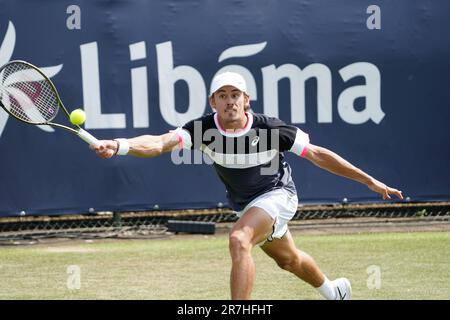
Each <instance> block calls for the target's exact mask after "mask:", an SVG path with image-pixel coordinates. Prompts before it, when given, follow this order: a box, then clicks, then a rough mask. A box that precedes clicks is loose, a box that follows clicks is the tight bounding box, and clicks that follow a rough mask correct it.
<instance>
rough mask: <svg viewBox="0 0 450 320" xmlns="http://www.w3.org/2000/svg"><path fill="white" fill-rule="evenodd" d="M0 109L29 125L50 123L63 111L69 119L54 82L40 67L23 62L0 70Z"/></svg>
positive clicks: (9, 63) (7, 64) (19, 61)
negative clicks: (60, 110)
mask: <svg viewBox="0 0 450 320" xmlns="http://www.w3.org/2000/svg"><path fill="white" fill-rule="evenodd" d="M0 106H1V107H2V108H3V109H5V111H6V112H8V114H10V115H11V116H13V117H14V118H16V119H18V120H20V121H23V122H26V123H30V124H47V123H49V122H51V121H52V120H53V119H54V118H55V117H56V115H57V114H58V111H59V109H60V108H62V109H63V111H64V112H65V113H66V115H67V116H68V112H67V110H65V108H64V106H63V105H62V103H61V99H60V98H59V94H58V91H57V90H56V88H55V86H54V84H53V83H52V81H51V80H50V79H49V78H48V77H47V76H46V75H45V74H44V73H43V72H42V71H41V70H40V69H39V68H38V67H36V66H34V65H32V64H31V63H28V62H26V61H22V60H13V61H10V62H8V63H6V64H5V65H3V66H2V67H1V68H0Z"/></svg>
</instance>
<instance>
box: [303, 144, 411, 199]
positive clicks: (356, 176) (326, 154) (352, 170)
mask: <svg viewBox="0 0 450 320" xmlns="http://www.w3.org/2000/svg"><path fill="white" fill-rule="evenodd" d="M305 158H306V159H308V160H309V161H311V162H312V163H314V164H315V165H316V166H318V167H320V168H322V169H325V170H328V171H330V172H332V173H334V174H337V175H340V176H343V177H346V178H349V179H352V180H355V181H358V182H360V183H362V184H365V185H366V186H367V187H368V188H369V189H370V190H372V191H374V192H376V193H379V194H381V196H382V197H383V199H391V197H390V195H391V194H393V195H395V196H397V197H398V198H400V199H403V195H402V192H401V191H399V190H397V189H394V188H391V187H388V186H387V185H385V184H384V183H382V182H380V181H378V180H377V179H375V178H373V177H371V176H370V175H368V174H367V173H365V172H364V171H362V170H361V169H358V168H357V167H355V166H354V165H352V164H351V163H349V162H348V161H347V160H345V159H343V158H342V157H340V156H339V155H337V154H336V153H334V152H332V151H330V150H328V149H326V148H322V147H319V146H316V145H313V144H309V145H308V150H307V152H306V154H305Z"/></svg>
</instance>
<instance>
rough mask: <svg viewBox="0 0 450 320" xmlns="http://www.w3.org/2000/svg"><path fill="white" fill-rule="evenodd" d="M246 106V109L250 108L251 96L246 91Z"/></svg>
mask: <svg viewBox="0 0 450 320" xmlns="http://www.w3.org/2000/svg"><path fill="white" fill-rule="evenodd" d="M244 108H245V110H248V109H250V96H249V95H248V94H246V93H245V92H244Z"/></svg>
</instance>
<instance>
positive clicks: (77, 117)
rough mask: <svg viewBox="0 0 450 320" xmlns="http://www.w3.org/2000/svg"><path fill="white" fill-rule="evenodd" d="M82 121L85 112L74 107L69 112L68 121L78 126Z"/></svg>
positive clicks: (84, 119)
mask: <svg viewBox="0 0 450 320" xmlns="http://www.w3.org/2000/svg"><path fill="white" fill-rule="evenodd" d="M84 121H86V113H84V111H83V110H82V109H76V110H73V111H72V112H71V113H70V122H72V124H74V125H77V126H79V125H80V124H83V123H84Z"/></svg>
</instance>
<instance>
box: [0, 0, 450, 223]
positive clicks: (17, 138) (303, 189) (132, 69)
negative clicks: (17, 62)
mask: <svg viewBox="0 0 450 320" xmlns="http://www.w3.org/2000/svg"><path fill="white" fill-rule="evenodd" d="M449 12H450V2H448V1H444V0H442V1H432V2H424V1H410V0H401V1H364V0H363V1H350V0H344V1H339V4H337V3H336V1H331V0H330V1H312V0H287V1H271V0H258V1H256V0H252V1H244V0H237V1H206V0H189V1H181V0H178V1H173V0H152V1H143V0H142V1H99V0H98V1H79V2H78V3H77V4H75V5H74V4H73V1H65V0H61V1H50V0H41V1H32V0H17V1H12V0H0V65H3V64H5V63H7V62H8V61H10V60H14V59H21V60H26V61H29V62H31V63H33V64H35V65H37V66H39V67H42V68H45V69H44V70H45V72H47V74H48V75H49V76H51V79H52V80H53V81H54V83H55V85H56V87H57V88H58V91H59V93H60V96H61V98H62V100H63V102H64V104H65V105H66V107H68V108H69V109H70V110H72V109H75V108H79V107H82V108H84V110H85V111H86V114H87V121H86V123H85V124H84V128H85V129H86V130H88V131H89V132H91V133H92V134H93V135H95V136H96V137H98V138H100V139H106V138H116V137H133V136H138V135H144V134H153V135H156V134H163V133H166V132H167V131H168V130H172V129H174V128H175V127H177V126H181V125H183V124H184V123H185V122H187V121H189V120H191V119H194V118H196V117H199V116H201V115H203V114H205V113H208V112H211V108H210V106H209V105H208V101H207V93H208V91H209V87H210V84H211V80H212V78H213V77H214V75H215V74H217V73H218V72H221V71H224V70H234V71H238V72H240V73H241V74H242V75H243V76H244V77H245V78H246V80H247V82H248V86H249V93H250V96H251V106H252V110H253V111H254V112H260V113H265V114H267V115H270V116H276V117H279V118H280V119H282V120H284V121H285V122H287V123H290V124H293V125H296V126H298V127H299V128H301V129H302V130H303V131H305V132H307V133H309V135H310V138H311V143H313V144H316V145H320V146H324V147H326V148H329V149H331V150H333V151H335V152H336V153H338V154H340V155H341V156H342V157H344V158H345V159H347V160H349V161H350V162H351V163H353V164H354V165H356V166H357V167H359V168H361V169H362V170H364V171H366V172H367V173H369V174H370V175H372V176H374V177H376V178H378V179H379V180H381V181H383V182H385V183H386V184H388V185H391V186H393V187H396V188H399V189H401V190H403V192H404V195H405V196H409V197H410V199H411V200H413V201H423V200H448V199H450V169H449V165H450V133H449V121H450V83H449V80H448V75H449V74H450V38H449V37H448V36H447V33H448V30H450V19H448V13H449ZM57 120H58V121H65V119H64V118H63V116H62V115H59V116H58V118H57ZM194 156H195V155H193V157H194ZM286 156H287V159H288V162H289V163H290V165H291V167H292V169H293V177H294V181H295V183H296V185H297V188H298V193H299V199H300V201H301V202H303V203H323V202H336V201H341V199H343V198H348V200H349V201H379V200H380V198H379V196H378V195H377V194H374V193H373V192H371V191H370V190H369V189H368V188H367V187H366V186H364V185H361V184H358V183H356V182H353V181H349V180H345V179H343V178H341V177H337V176H334V175H332V174H330V173H328V172H326V171H324V170H321V169H319V168H317V167H315V166H314V165H312V164H311V163H310V162H308V161H307V160H305V159H302V158H298V157H295V156H294V155H291V154H289V155H286ZM219 203H223V204H224V205H227V202H226V197H225V188H224V186H223V185H222V184H221V182H220V181H219V178H218V177H217V176H216V174H215V172H214V170H213V168H212V167H211V165H210V164H207V163H203V164H190V165H187V164H182V165H181V164H177V162H176V161H174V158H173V155H172V154H170V153H168V154H165V155H163V156H161V157H158V158H151V159H146V158H133V157H114V158H112V159H109V160H103V159H100V158H98V157H97V156H96V155H95V154H94V153H93V152H92V151H90V150H89V149H88V146H87V145H86V143H84V142H83V141H82V140H81V139H78V138H77V137H75V136H74V135H71V134H68V133H66V132H63V131H61V130H58V129H56V130H55V129H52V128H49V127H46V126H41V127H36V126H29V125H26V124H23V123H19V122H18V121H15V120H14V119H11V118H9V117H8V116H7V114H6V113H5V112H4V111H3V110H0V216H15V215H23V214H25V215H35V214H70V213H84V212H89V210H91V211H104V210H112V211H130V210H133V211H134V210H149V209H154V208H155V207H156V206H157V207H158V208H160V209H169V208H171V209H173V208H201V207H216V206H217V205H218V204H219Z"/></svg>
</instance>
